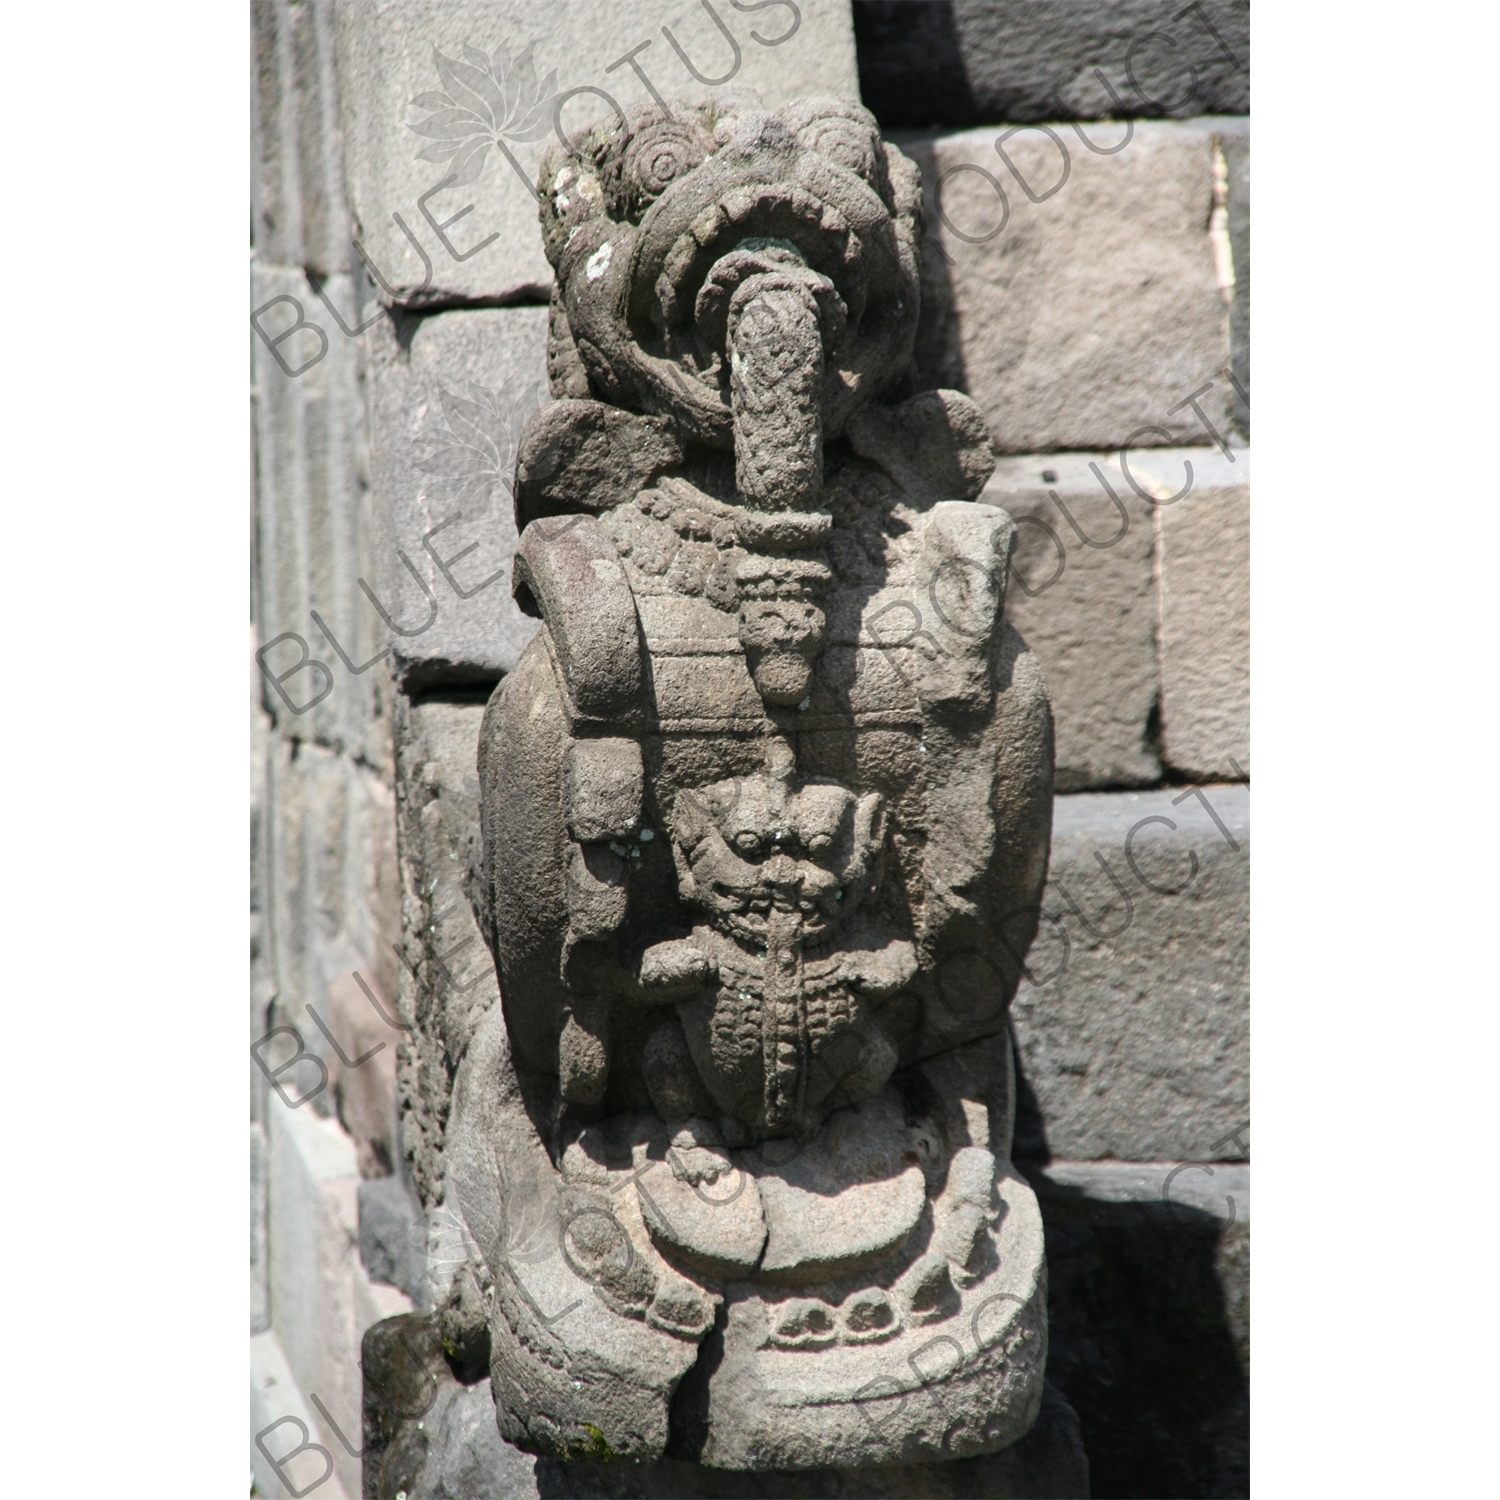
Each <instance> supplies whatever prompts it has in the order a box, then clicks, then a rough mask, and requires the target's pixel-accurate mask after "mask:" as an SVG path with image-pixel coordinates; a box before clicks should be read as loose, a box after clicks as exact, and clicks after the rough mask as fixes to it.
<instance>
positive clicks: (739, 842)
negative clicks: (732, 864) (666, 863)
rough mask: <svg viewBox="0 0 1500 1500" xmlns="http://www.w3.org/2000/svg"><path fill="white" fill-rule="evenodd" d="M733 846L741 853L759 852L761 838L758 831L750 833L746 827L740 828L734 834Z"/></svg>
mask: <svg viewBox="0 0 1500 1500" xmlns="http://www.w3.org/2000/svg"><path fill="white" fill-rule="evenodd" d="M734 847H735V848H736V849H738V850H739V851H740V853H741V854H759V853H760V848H761V839H760V835H759V834H758V833H752V832H751V831H750V830H749V829H748V828H745V829H742V830H741V831H740V832H739V833H737V834H735V836H734Z"/></svg>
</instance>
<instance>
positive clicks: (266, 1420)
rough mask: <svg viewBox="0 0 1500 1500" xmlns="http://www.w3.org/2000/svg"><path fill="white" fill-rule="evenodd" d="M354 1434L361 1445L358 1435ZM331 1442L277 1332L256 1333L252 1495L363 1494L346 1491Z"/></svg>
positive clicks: (333, 1498)
mask: <svg viewBox="0 0 1500 1500" xmlns="http://www.w3.org/2000/svg"><path fill="white" fill-rule="evenodd" d="M349 1436H350V1437H351V1438H352V1439H353V1440H354V1441H355V1442H356V1443H357V1442H358V1441H359V1437H358V1435H357V1434H355V1433H353V1432H351V1433H350V1434H349ZM257 1439H259V1441H257ZM330 1440H332V1441H334V1442H336V1441H337V1440H336V1439H332V1435H331V1434H325V1433H324V1432H323V1431H322V1429H321V1427H320V1425H319V1418H318V1416H317V1414H316V1413H315V1412H314V1411H313V1409H312V1408H311V1407H309V1406H308V1405H307V1402H306V1399H305V1398H304V1396H303V1394H302V1391H301V1390H300V1389H299V1388H298V1385H297V1377H296V1376H295V1375H294V1374H293V1373H292V1368H291V1366H290V1365H289V1364H288V1363H287V1358H286V1354H285V1352H284V1351H283V1350H282V1347H281V1343H280V1341H279V1340H278V1339H277V1337H276V1334H275V1331H274V1330H271V1329H267V1330H266V1331H264V1332H262V1333H258V1334H256V1335H255V1336H254V1337H253V1338H252V1339H251V1340H250V1472H251V1473H252V1474H253V1475H254V1477H255V1489H254V1491H253V1493H254V1494H256V1495H266V1496H274V1497H275V1500H301V1497H303V1496H306V1495H309V1494H312V1493H313V1492H314V1491H316V1492H317V1494H318V1496H319V1500H348V1496H349V1495H350V1494H351V1493H354V1494H358V1490H355V1491H352V1492H351V1491H350V1490H347V1489H345V1487H344V1485H343V1483H342V1481H341V1479H340V1477H339V1474H338V1473H337V1472H336V1471H335V1470H334V1468H333V1461H332V1458H331V1456H330V1455H329V1454H328V1450H327V1448H326V1446H325V1444H326V1443H327V1442H329V1441H330ZM283 1478H284V1479H285V1481H286V1482H285V1483H283Z"/></svg>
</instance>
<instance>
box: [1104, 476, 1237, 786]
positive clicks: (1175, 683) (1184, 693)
mask: <svg viewBox="0 0 1500 1500" xmlns="http://www.w3.org/2000/svg"><path fill="white" fill-rule="evenodd" d="M1231 459H1232V460H1233V461H1232V462H1231ZM1131 468H1132V471H1133V472H1135V473H1136V474H1137V476H1138V477H1139V479H1140V483H1141V487H1142V488H1143V489H1147V490H1151V489H1153V487H1156V486H1159V487H1160V488H1159V489H1157V490H1156V493H1158V494H1161V495H1174V494H1181V493H1182V491H1183V488H1184V486H1185V484H1186V478H1187V476H1186V472H1185V471H1184V470H1183V468H1182V467H1181V465H1180V464H1168V463H1164V462H1161V461H1160V460H1158V459H1157V458H1156V457H1155V455H1148V454H1141V455H1140V456H1139V457H1138V458H1132V460H1131ZM1157 516H1158V520H1157V525H1158V527H1159V535H1160V540H1159V543H1158V545H1159V547H1160V552H1161V563H1160V569H1161V730H1162V757H1163V759H1164V760H1165V761H1166V762H1167V764H1168V765H1170V766H1172V767H1173V769H1174V770H1178V771H1181V772H1183V773H1184V774H1185V775H1187V776H1191V777H1193V778H1195V779H1205V780H1206V779H1208V778H1211V777H1212V778H1215V779H1224V780H1229V779H1234V780H1239V779H1240V778H1242V777H1245V776H1248V775H1249V774H1250V450H1249V449H1248V448H1240V449H1231V450H1230V452H1229V454H1227V455H1226V454H1221V453H1220V452H1218V451H1217V450H1216V449H1210V450H1209V452H1207V453H1206V454H1201V455H1195V456H1194V458H1193V484H1192V488H1191V489H1189V490H1188V491H1187V493H1185V494H1182V498H1181V499H1180V500H1177V501H1174V502H1173V503H1171V504H1162V505H1159V506H1158V507H1157Z"/></svg>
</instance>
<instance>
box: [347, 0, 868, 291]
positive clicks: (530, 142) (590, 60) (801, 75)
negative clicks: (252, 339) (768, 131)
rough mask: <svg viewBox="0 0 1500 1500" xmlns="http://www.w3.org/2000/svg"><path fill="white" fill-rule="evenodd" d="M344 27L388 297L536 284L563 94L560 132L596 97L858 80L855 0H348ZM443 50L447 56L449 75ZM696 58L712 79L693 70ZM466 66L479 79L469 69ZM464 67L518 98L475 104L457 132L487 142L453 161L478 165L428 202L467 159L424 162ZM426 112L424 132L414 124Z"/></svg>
mask: <svg viewBox="0 0 1500 1500" xmlns="http://www.w3.org/2000/svg"><path fill="white" fill-rule="evenodd" d="M338 31H339V42H338V56H339V80H340V88H341V97H342V103H343V120H344V134H345V139H346V142H347V147H346V156H347V170H348V177H349V194H350V201H351V205H352V208H353V214H354V218H355V221H356V225H357V231H358V233H359V235H360V239H361V243H362V245H363V247H364V250H365V252H366V254H367V255H368V256H369V258H370V260H371V261H373V263H374V265H375V267H376V268H377V270H378V271H379V273H380V277H381V280H382V282H383V287H382V291H381V295H382V297H383V298H385V299H387V300H390V301H396V302H400V303H405V304H410V305H413V306H420V305H429V306H431V305H443V304H445V303H447V304H451V303H452V302H454V301H457V300H462V301H468V302H489V303H491V304H495V303H499V302H506V301H515V300H518V299H524V298H534V297H545V296H546V294H547V293H548V291H549V290H550V288H551V285H552V271H551V267H550V266H548V264H547V261H546V259H545V257H544V256H543V254H542V241H541V235H540V234H539V233H538V230H537V208H536V199H535V197H534V196H533V191H534V187H535V184H536V181H537V171H538V166H539V164H540V161H541V157H542V153H543V152H544V151H545V150H546V148H547V146H548V145H549V144H551V143H553V142H554V141H555V140H556V139H557V137H556V135H555V134H554V128H553V109H554V107H555V102H556V100H557V99H559V98H560V99H562V101H563V113H562V128H563V131H564V132H565V133H568V132H572V131H575V130H578V129H580V128H582V127H584V126H587V125H590V124H592V123H593V122H594V120H596V119H598V118H601V117H603V116H606V115H607V114H608V113H609V111H610V109H611V105H610V103H609V101H608V99H606V98H605V97H603V94H608V95H609V96H610V97H611V98H613V99H614V100H616V101H618V103H619V105H620V106H621V107H622V108H623V109H624V110H626V111H629V110H631V109H632V108H634V107H635V106H637V105H639V104H644V103H649V102H650V99H651V93H650V91H649V90H653V89H654V90H655V91H657V92H658V93H660V94H661V95H662V96H663V97H665V98H667V99H669V100H671V99H697V98H701V97H704V96H705V95H710V94H711V95H713V96H714V97H715V98H728V97H731V96H743V95H744V94H746V93H747V92H748V93H750V94H751V95H752V96H758V97H759V98H760V100H761V102H763V103H764V104H766V105H768V106H772V107H774V106H775V105H778V104H781V103H785V102H786V101H788V100H791V99H796V98H800V97H802V96H804V95H808V94H829V93H832V94H840V95H844V96H847V97H849V98H857V97H858V89H859V84H858V74H857V70H856V66H855V55H854V32H853V25H852V23H851V20H850V15H849V5H848V0H800V3H799V4H798V5H796V6H791V5H779V4H773V5H770V6H761V5H758V4H756V5H751V4H738V5H737V4H735V3H733V0H729V3H721V4H718V5H709V4H706V3H703V4H700V3H698V0H670V3H669V4H667V5H664V6H658V5H653V4H650V3H647V0H617V3H615V4H612V5H611V6H610V7H609V8H608V12H607V14H606V13H605V12H601V10H600V8H599V6H598V4H597V0H551V3H549V4H547V5H539V4H536V3H534V0H487V3H483V4H481V3H478V0H462V3H457V4H455V3H452V0H442V3H439V0H399V3H397V0H372V3H365V4H359V5H345V6H342V7H341V8H340V16H339V28H338ZM724 32H727V33H728V37H726V36H725V35H724V34H723V33H724ZM667 33H670V37H669V36H668V35H667ZM672 38H675V40H676V43H677V46H678V47H680V48H681V49H682V52H683V53H684V54H685V59H684V58H683V57H680V56H679V55H678V52H677V50H676V48H674V46H673V44H672ZM731 39H732V40H731ZM533 46H534V48H535V51H534V53H532V52H529V51H528V49H530V48H532V47H533ZM435 50H436V52H437V53H440V54H441V55H442V56H443V57H444V58H447V59H451V60H453V63H454V65H455V66H456V69H457V72H456V73H450V75H449V77H450V79H451V80H453V81H452V82H450V81H449V80H445V78H444V77H443V76H442V73H441V72H440V70H439V65H438V62H437V60H436V58H435V55H434V52H435ZM480 54H483V55H484V56H483V57H482V58H481V56H480ZM632 54H633V55H634V60H633V61H627V58H629V57H631V55H632ZM689 60H690V62H691V65H692V66H693V67H695V68H696V70H697V72H698V74H699V75H702V76H703V77H705V78H708V79H711V80H715V82H713V83H703V82H700V81H699V80H698V79H697V78H695V77H694V76H693V74H692V73H691V72H690V71H689V66H688V62H689ZM481 64H482V66H481ZM446 66H447V64H445V65H444V67H446ZM466 67H480V70H481V72H483V73H485V74H487V77H486V78H483V79H479V78H475V77H473V76H471V75H467V74H465V73H464V72H463V69H464V68H466ZM637 68H639V69H640V70H641V72H642V73H644V75H645V77H646V78H647V79H649V80H650V83H649V85H648V84H647V83H646V82H644V81H643V79H642V77H641V76H640V75H639V74H638V73H637V71H636V69H637ZM611 69H613V71H611ZM465 77H469V78H470V81H471V82H473V83H476V84H477V86H478V88H479V90H480V92H481V94H482V93H484V92H485V91H486V90H496V89H498V88H500V87H505V88H506V89H507V90H509V88H510V87H511V86H512V84H514V86H515V88H516V92H515V94H514V96H510V95H509V93H508V94H507V97H508V98H510V99H511V108H510V111H509V114H508V115H507V117H506V118H504V119H501V120H494V119H486V120H484V121H480V120H479V119H478V118H477V117H476V120H475V121H474V122H473V123H474V124H475V126H476V129H475V133H474V135H472V136H466V137H463V139H464V140H466V141H478V140H480V139H487V140H488V141H490V142H491V145H490V146H489V147H488V148H486V149H485V150H484V152H483V154H482V156H481V155H477V154H476V155H474V156H472V157H466V158H464V159H462V161H463V168H464V169H465V170H460V171H459V172H458V174H457V175H459V176H463V177H468V174H469V172H472V173H473V174H474V175H473V176H472V179H471V180H467V181H466V182H465V183H463V184H460V183H454V184H453V185H452V186H450V187H448V188H445V189H443V190H442V191H440V192H437V193H436V194H434V195H433V196H431V197H430V199H427V201H425V202H424V201H422V200H424V198H426V195H428V194H429V192H430V190H431V189H433V188H435V187H437V185H438V184H439V183H441V182H443V181H444V179H445V178H447V177H448V176H450V175H454V172H455V164H457V163H459V162H460V161H461V158H459V157H452V156H450V157H448V158H447V159H444V160H441V161H439V160H434V159H432V157H431V155H429V159H427V160H419V159H418V158H419V156H420V155H421V154H422V153H423V152H429V153H430V152H431V149H432V148H433V147H434V146H439V147H440V148H441V141H440V140H439V138H438V134H434V133H433V132H434V131H437V130H438V127H437V126H434V125H431V124H427V123H426V122H432V121H434V120H438V121H439V123H441V117H442V116H443V114H444V112H445V111H447V110H448V108H449V107H448V106H447V105H445V104H444V103H443V101H442V99H441V98H440V97H439V95H440V94H441V93H442V91H443V90H444V89H445V88H446V89H449V90H450V95H451V94H452V91H453V90H454V89H457V91H458V93H457V96H456V98H455V101H454V102H455V104H456V105H457V106H458V107H459V108H463V107H465V105H467V104H469V103H471V102H473V101H472V96H470V97H467V98H466V97H465V95H464V85H463V79H464V78H465ZM570 91H571V94H572V96H571V97H568V96H569V94H570ZM601 91H603V92H602V93H601ZM419 100H420V101H428V102H415V101H419ZM549 101H551V102H549ZM424 124H425V125H426V128H427V130H428V132H429V133H426V134H423V133H420V130H421V128H422V127H424ZM497 142H498V143H499V144H496V143H497ZM502 146H503V150H502V149H501V147H502ZM468 205H473V207H472V208H468V207H467V206H468ZM460 215H461V216H462V217H459V216H460ZM403 225H404V226H405V227H404V228H403ZM407 230H410V235H408V233H407ZM444 238H446V239H447V240H448V242H449V244H450V245H451V246H452V249H451V250H449V249H448V248H445V246H444V244H443V239H444ZM418 247H420V249H419V248H418Z"/></svg>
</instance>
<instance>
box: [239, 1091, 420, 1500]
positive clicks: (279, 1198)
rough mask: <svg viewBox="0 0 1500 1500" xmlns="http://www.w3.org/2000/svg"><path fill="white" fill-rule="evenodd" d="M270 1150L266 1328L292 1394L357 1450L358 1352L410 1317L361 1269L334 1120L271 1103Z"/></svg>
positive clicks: (399, 1298)
mask: <svg viewBox="0 0 1500 1500" xmlns="http://www.w3.org/2000/svg"><path fill="white" fill-rule="evenodd" d="M267 1135H268V1138H269V1142H270V1215H269V1226H270V1236H269V1241H270V1245H269V1248H270V1285H271V1320H272V1324H273V1326H274V1329H275V1332H276V1335H277V1337H278V1339H279V1341H280V1346H281V1348H282V1349H283V1350H284V1351H285V1355H286V1362H287V1365H288V1367H289V1369H290V1371H291V1373H292V1375H293V1377H294V1378H295V1381H296V1385H297V1388H298V1389H300V1390H301V1391H302V1392H304V1393H306V1395H307V1396H308V1397H309V1399H311V1397H312V1396H314V1395H316V1396H317V1397H318V1399H319V1400H320V1401H321V1402H322V1403H323V1406H324V1407H325V1408H326V1410H327V1412H328V1413H329V1414H330V1415H331V1416H332V1419H333V1421H334V1422H335V1423H337V1424H338V1427H339V1429H340V1431H342V1432H344V1433H345V1434H347V1435H348V1437H349V1438H350V1439H351V1446H353V1447H356V1448H357V1446H358V1439H357V1438H356V1437H355V1434H356V1433H357V1432H358V1431H359V1423H360V1377H359V1349H360V1340H361V1338H362V1337H363V1335H364V1331H365V1329H366V1328H368V1327H369V1326H370V1325H371V1324H372V1323H375V1322H378V1321H380V1320H381V1319H384V1318H389V1317H392V1316H396V1315H398V1314H400V1313H404V1312H408V1311H410V1308H411V1303H410V1301H409V1300H408V1299H407V1298H406V1297H405V1296H404V1295H403V1294H402V1293H401V1292H399V1291H397V1290H396V1289H395V1288H394V1287H383V1286H376V1285H373V1284H372V1283H371V1282H370V1280H369V1278H368V1277H367V1276H366V1275H365V1271H364V1267H363V1266H362V1265H361V1264H360V1260H359V1251H358V1247H359V1215H358V1206H357V1198H356V1194H357V1190H358V1184H359V1175H358V1167H357V1166H356V1163H355V1153H354V1143H353V1142H352V1141H351V1140H350V1139H349V1138H348V1136H346V1135H345V1134H344V1132H343V1131H342V1130H341V1129H340V1128H339V1126H338V1124H337V1122H336V1121H332V1120H323V1119H320V1118H319V1117H318V1116H317V1115H315V1114H314V1113H313V1112H312V1110H311V1109H309V1108H301V1109H288V1108H286V1107H285V1106H284V1105H282V1104H281V1103H280V1102H279V1101H276V1102H273V1103H272V1105H271V1107H270V1109H269V1111H268V1114H267ZM318 1428H319V1429H320V1430H321V1431H322V1432H323V1434H324V1437H323V1439H322V1440H323V1441H324V1442H325V1443H326V1444H327V1445H328V1447H329V1450H330V1452H331V1453H332V1455H333V1460H334V1466H335V1469H336V1471H337V1474H338V1477H339V1480H340V1482H341V1483H342V1484H343V1485H344V1488H345V1489H346V1490H347V1491H348V1492H350V1493H351V1494H353V1493H357V1492H358V1489H359V1462H358V1460H357V1459H356V1458H352V1457H351V1456H350V1453H349V1451H348V1449H347V1448H345V1447H344V1446H343V1445H342V1444H340V1443H339V1442H338V1441H337V1439H336V1437H335V1436H334V1434H332V1433H330V1432H329V1431H328V1424H327V1422H326V1421H324V1420H321V1419H320V1422H319V1424H318Z"/></svg>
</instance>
